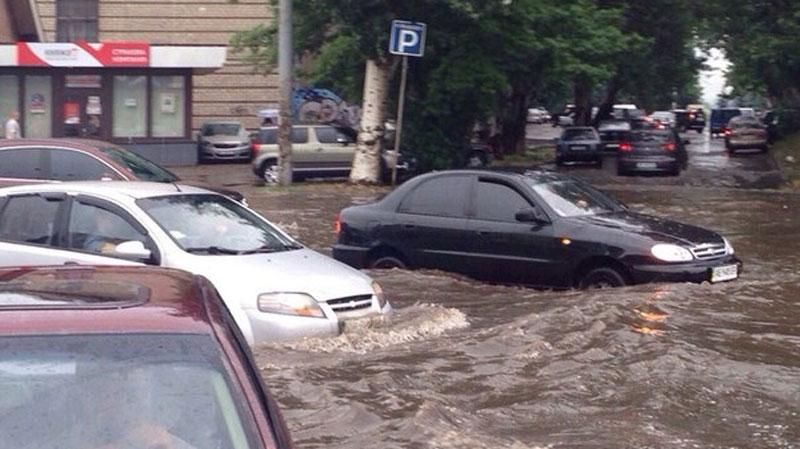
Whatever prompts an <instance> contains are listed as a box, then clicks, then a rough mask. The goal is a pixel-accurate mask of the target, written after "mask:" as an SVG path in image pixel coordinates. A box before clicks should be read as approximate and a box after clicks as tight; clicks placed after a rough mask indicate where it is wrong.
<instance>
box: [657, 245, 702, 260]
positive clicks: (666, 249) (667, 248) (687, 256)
mask: <svg viewBox="0 0 800 449" xmlns="http://www.w3.org/2000/svg"><path fill="white" fill-rule="evenodd" d="M650 254H652V255H653V257H655V258H656V259H658V260H663V261H664V262H691V261H692V259H694V256H692V253H691V252H690V251H689V250H688V249H686V248H684V247H682V246H678V245H672V244H669V243H659V244H658V245H654V246H653V247H652V248H650Z"/></svg>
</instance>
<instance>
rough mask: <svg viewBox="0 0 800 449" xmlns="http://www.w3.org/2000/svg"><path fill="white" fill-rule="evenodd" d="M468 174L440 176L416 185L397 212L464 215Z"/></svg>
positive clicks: (449, 215)
mask: <svg viewBox="0 0 800 449" xmlns="http://www.w3.org/2000/svg"><path fill="white" fill-rule="evenodd" d="M469 184H470V178H469V177H468V176H442V177H438V178H434V179H430V180H428V181H425V182H423V183H422V184H420V185H418V186H417V187H416V188H415V189H414V190H412V191H411V192H410V193H409V194H408V195H406V197H405V198H404V199H403V202H402V203H401V204H400V209H399V212H401V213H406V214H416V215H435V216H439V217H465V215H466V214H465V210H466V198H467V192H468V191H469Z"/></svg>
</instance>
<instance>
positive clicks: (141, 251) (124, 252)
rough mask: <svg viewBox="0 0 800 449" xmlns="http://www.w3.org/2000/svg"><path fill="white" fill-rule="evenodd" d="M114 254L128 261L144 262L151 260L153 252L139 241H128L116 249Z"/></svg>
mask: <svg viewBox="0 0 800 449" xmlns="http://www.w3.org/2000/svg"><path fill="white" fill-rule="evenodd" d="M114 254H115V255H117V256H119V257H122V258H124V259H128V260H134V261H137V262H144V261H147V260H150V258H151V257H152V256H153V252H152V251H150V250H149V249H147V248H145V247H144V243H142V242H140V241H138V240H128V241H126V242H122V243H120V244H119V245H117V246H116V247H115V248H114Z"/></svg>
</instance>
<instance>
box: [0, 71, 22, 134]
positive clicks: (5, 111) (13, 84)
mask: <svg viewBox="0 0 800 449" xmlns="http://www.w3.org/2000/svg"><path fill="white" fill-rule="evenodd" d="M15 111H19V78H17V76H16V75H0V122H2V123H5V122H6V120H7V119H8V117H9V116H10V115H11V113H12V112H15ZM2 137H3V132H2V130H0V138H2Z"/></svg>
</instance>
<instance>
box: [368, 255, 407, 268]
mask: <svg viewBox="0 0 800 449" xmlns="http://www.w3.org/2000/svg"><path fill="white" fill-rule="evenodd" d="M369 268H372V269H377V270H389V269H392V268H400V269H404V268H406V263H405V262H403V261H402V260H401V259H400V258H399V257H396V256H393V255H388V254H387V255H382V256H378V257H376V258H375V259H373V260H370V262H369Z"/></svg>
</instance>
